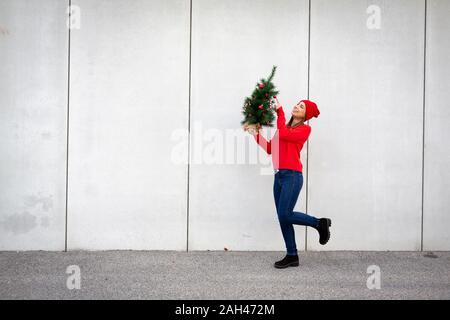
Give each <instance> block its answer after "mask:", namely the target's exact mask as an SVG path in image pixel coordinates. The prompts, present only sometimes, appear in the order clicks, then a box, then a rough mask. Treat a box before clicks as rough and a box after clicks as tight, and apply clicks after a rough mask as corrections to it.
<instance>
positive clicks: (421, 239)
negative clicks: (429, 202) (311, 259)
mask: <svg viewBox="0 0 450 320" xmlns="http://www.w3.org/2000/svg"><path fill="white" fill-rule="evenodd" d="M427 7H428V5H427V0H425V14H424V22H425V23H424V34H423V108H422V208H421V209H422V210H421V211H422V212H421V214H422V217H421V224H420V226H421V227H420V228H421V230H420V251H423V222H424V219H423V218H424V212H423V211H424V200H425V199H424V192H425V191H424V189H425V187H424V183H425V178H424V176H425V107H426V76H427V74H426V71H427V14H428V13H427Z"/></svg>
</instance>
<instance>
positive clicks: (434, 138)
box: [423, 0, 450, 250]
mask: <svg viewBox="0 0 450 320" xmlns="http://www.w3.org/2000/svg"><path fill="white" fill-rule="evenodd" d="M428 2H429V6H428V10H427V12H428V15H427V22H428V23H427V53H426V56H427V60H426V61H427V68H426V107H425V150H424V151H425V154H424V156H425V168H424V169H425V170H424V172H425V174H424V203H423V205H424V219H423V247H424V249H425V250H449V249H450V234H449V232H448V231H449V230H450V173H449V171H448V168H449V164H450V143H449V137H450V109H449V103H448V101H449V100H450V81H449V75H450V62H449V59H448V57H449V56H450V38H449V30H450V22H449V19H448V16H449V14H450V2H449V1H445V0H432V1H428Z"/></svg>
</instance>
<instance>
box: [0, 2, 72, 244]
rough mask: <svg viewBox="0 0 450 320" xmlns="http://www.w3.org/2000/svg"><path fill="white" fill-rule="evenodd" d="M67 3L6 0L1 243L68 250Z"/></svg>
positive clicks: (0, 104) (1, 38)
mask: <svg viewBox="0 0 450 320" xmlns="http://www.w3.org/2000/svg"><path fill="white" fill-rule="evenodd" d="M65 8H66V4H65V3H64V1H59V0H42V1H26V0H1V1H0V154H1V157H0V250H37V249H42V250H62V249H64V234H65V203H66V200H65V199H66V196H65V184H66V145H67V144H66V122H67V119H66V111H67V60H68V58H67V53H68V50H67V44H68V32H67V28H66V17H65V14H64V12H65Z"/></svg>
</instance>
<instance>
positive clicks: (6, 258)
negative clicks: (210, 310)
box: [0, 251, 450, 300]
mask: <svg viewBox="0 0 450 320" xmlns="http://www.w3.org/2000/svg"><path fill="white" fill-rule="evenodd" d="M283 256H284V253H283V252H261V251H258V252H255V251H251V252H244V251H235V252H233V251H224V252H221V251H191V252H180V251H73V252H43V251H33V252H0V299H151V300H153V299H170V300H172V299H189V300H191V299H204V300H209V299H226V300H229V299H275V300H280V299H294V300H297V299H298V300H301V299H450V252H434V253H427V252H348V251H346V252H300V253H299V257H300V266H299V267H289V268H287V269H275V268H274V267H273V262H274V261H276V260H279V259H280V258H282V257H283ZM71 265H76V266H79V268H80V289H76V288H75V289H68V287H67V279H68V277H74V275H72V274H68V273H66V271H67V268H68V267H69V266H71ZM371 265H376V266H378V267H379V268H380V277H379V279H380V281H379V283H380V288H379V289H376V288H375V289H369V288H368V286H367V279H368V278H369V277H371V279H372V278H373V277H374V276H375V275H372V274H371V273H368V270H367V269H368V267H369V266H371ZM373 283H375V282H372V281H369V284H373Z"/></svg>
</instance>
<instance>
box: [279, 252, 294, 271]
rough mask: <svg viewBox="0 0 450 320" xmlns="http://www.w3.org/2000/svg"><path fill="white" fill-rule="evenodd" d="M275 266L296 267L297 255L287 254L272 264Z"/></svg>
mask: <svg viewBox="0 0 450 320" xmlns="http://www.w3.org/2000/svg"><path fill="white" fill-rule="evenodd" d="M274 267H275V268H278V269H283V268H287V267H298V255H295V256H289V255H286V257H284V258H283V260H280V261H277V262H275V264H274Z"/></svg>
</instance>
